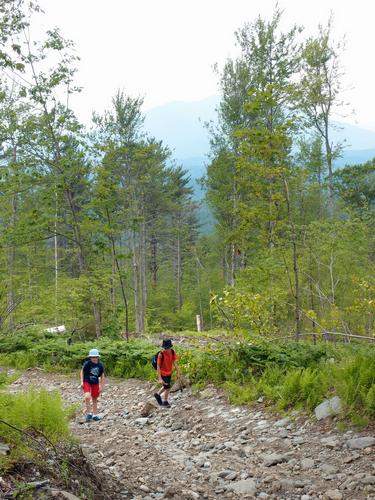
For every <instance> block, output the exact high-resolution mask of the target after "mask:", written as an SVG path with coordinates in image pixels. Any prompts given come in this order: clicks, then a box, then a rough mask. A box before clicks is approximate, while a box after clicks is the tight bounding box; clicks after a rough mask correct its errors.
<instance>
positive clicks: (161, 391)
mask: <svg viewBox="0 0 375 500" xmlns="http://www.w3.org/2000/svg"><path fill="white" fill-rule="evenodd" d="M164 391H165V388H164V387H162V388H161V389H160V390H159V392H158V394H159V396H161V395H162V394H163V392H164Z"/></svg>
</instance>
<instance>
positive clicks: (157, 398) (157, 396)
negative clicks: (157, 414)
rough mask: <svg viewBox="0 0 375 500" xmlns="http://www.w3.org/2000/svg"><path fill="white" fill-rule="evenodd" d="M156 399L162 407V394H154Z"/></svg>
mask: <svg viewBox="0 0 375 500" xmlns="http://www.w3.org/2000/svg"><path fill="white" fill-rule="evenodd" d="M154 398H155V399H156V401H157V402H158V404H159V405H160V406H162V404H163V401H162V400H161V397H160V394H158V393H157V392H155V394H154Z"/></svg>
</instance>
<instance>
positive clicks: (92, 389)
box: [83, 382, 100, 399]
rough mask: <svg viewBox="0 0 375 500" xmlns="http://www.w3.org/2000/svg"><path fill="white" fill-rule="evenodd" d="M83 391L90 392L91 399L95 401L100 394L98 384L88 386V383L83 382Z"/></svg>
mask: <svg viewBox="0 0 375 500" xmlns="http://www.w3.org/2000/svg"><path fill="white" fill-rule="evenodd" d="M83 391H84V392H85V393H86V392H90V393H91V397H93V398H95V399H97V398H98V397H99V394H100V387H99V384H89V383H88V382H83Z"/></svg>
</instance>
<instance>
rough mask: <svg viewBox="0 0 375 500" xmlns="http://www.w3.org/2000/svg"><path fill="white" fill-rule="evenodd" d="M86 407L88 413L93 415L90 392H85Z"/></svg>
mask: <svg viewBox="0 0 375 500" xmlns="http://www.w3.org/2000/svg"><path fill="white" fill-rule="evenodd" d="M85 405H86V413H87V414H89V413H91V394H90V393H89V392H85Z"/></svg>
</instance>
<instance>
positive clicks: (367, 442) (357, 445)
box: [347, 436, 375, 450]
mask: <svg viewBox="0 0 375 500" xmlns="http://www.w3.org/2000/svg"><path fill="white" fill-rule="evenodd" d="M374 444H375V438H374V437H372V436H363V437H358V438H353V439H349V441H348V442H347V445H348V447H349V448H351V449H352V450H362V449H363V448H369V447H370V446H373V445H374Z"/></svg>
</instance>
